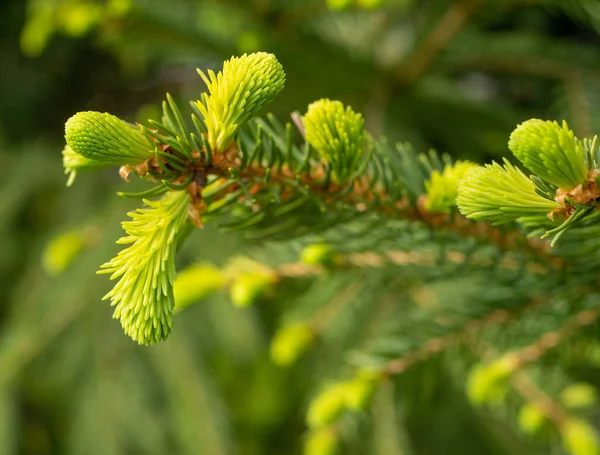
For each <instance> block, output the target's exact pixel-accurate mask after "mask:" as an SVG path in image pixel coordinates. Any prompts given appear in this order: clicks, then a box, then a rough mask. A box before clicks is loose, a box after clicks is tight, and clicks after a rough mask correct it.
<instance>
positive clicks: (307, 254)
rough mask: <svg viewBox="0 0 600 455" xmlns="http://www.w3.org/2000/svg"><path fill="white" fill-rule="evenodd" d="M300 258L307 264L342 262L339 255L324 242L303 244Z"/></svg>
mask: <svg viewBox="0 0 600 455" xmlns="http://www.w3.org/2000/svg"><path fill="white" fill-rule="evenodd" d="M300 260H301V261H302V262H304V263H305V264H308V265H333V264H339V263H341V262H342V258H341V255H340V254H339V253H336V252H335V251H334V250H333V248H332V247H331V245H327V244H325V243H315V244H313V245H307V246H305V247H304V248H303V249H302V251H301V252H300Z"/></svg>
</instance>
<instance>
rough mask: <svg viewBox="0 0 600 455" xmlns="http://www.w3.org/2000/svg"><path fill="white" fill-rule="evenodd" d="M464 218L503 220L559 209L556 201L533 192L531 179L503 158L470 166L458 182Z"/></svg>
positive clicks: (498, 222) (459, 202)
mask: <svg viewBox="0 0 600 455" xmlns="http://www.w3.org/2000/svg"><path fill="white" fill-rule="evenodd" d="M456 201H457V204H458V209H459V210H460V213H462V214H463V215H465V216H466V217H467V218H472V219H475V220H486V221H491V222H493V223H494V224H503V223H507V222H509V221H513V220H516V219H518V218H520V217H521V216H526V215H547V214H549V213H551V212H553V211H554V210H559V209H560V207H561V206H560V205H559V204H558V202H556V201H553V200H550V199H547V198H545V197H543V196H541V195H540V194H538V193H537V192H536V187H535V184H534V183H533V181H532V180H531V179H530V178H529V177H527V176H526V175H525V174H524V173H523V172H522V171H521V170H520V169H518V168H516V167H515V166H513V165H512V164H510V163H509V162H508V161H507V160H504V166H500V165H499V164H498V163H492V164H486V165H485V167H483V166H477V167H474V168H472V169H470V170H469V171H468V172H467V173H466V175H465V176H464V177H463V179H462V180H461V181H460V183H459V185H458V197H457V199H456Z"/></svg>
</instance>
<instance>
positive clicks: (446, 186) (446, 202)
mask: <svg viewBox="0 0 600 455" xmlns="http://www.w3.org/2000/svg"><path fill="white" fill-rule="evenodd" d="M474 167H477V165H476V164H474V163H471V162H470V161H457V162H456V163H454V164H453V165H450V164H448V165H446V166H445V167H444V170H443V171H442V172H440V171H433V172H432V173H431V177H430V178H429V180H428V181H426V182H425V188H426V190H427V199H426V201H425V210H427V211H428V212H433V213H445V214H450V212H451V211H452V210H454V209H455V208H456V196H457V195H458V183H459V182H460V180H461V179H462V178H463V177H464V176H465V174H466V173H467V172H468V171H469V170H471V169H473V168H474Z"/></svg>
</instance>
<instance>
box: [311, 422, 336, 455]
mask: <svg viewBox="0 0 600 455" xmlns="http://www.w3.org/2000/svg"><path fill="white" fill-rule="evenodd" d="M338 445H339V444H338V437H337V434H336V432H335V430H334V429H333V428H329V427H323V428H316V429H314V430H312V431H311V432H310V433H309V434H308V436H307V439H306V442H305V444H304V455H335V454H336V453H338Z"/></svg>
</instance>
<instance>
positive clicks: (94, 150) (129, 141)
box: [65, 112, 154, 166]
mask: <svg viewBox="0 0 600 455" xmlns="http://www.w3.org/2000/svg"><path fill="white" fill-rule="evenodd" d="M65 138H66V140H67V145H68V146H69V147H71V149H72V150H73V151H74V152H75V153H77V154H79V155H82V156H84V157H85V158H88V159H90V160H94V161H97V162H102V163H104V164H105V165H107V166H123V165H127V164H130V165H134V164H139V163H141V162H142V161H145V160H147V159H149V158H151V157H152V156H153V155H154V145H153V144H152V143H151V142H150V141H149V140H148V139H147V138H146V136H145V135H144V134H143V133H142V131H141V130H139V129H138V128H135V127H133V126H131V125H129V124H128V123H126V122H124V121H123V120H121V119H120V118H118V117H115V116H114V115H111V114H107V113H101V112H79V113H77V114H75V115H74V116H73V117H71V118H70V119H69V120H67V123H66V124H65Z"/></svg>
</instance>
